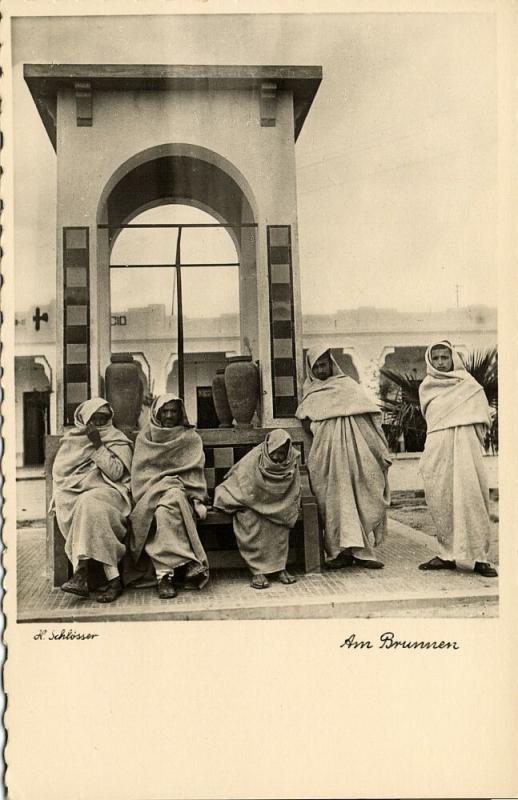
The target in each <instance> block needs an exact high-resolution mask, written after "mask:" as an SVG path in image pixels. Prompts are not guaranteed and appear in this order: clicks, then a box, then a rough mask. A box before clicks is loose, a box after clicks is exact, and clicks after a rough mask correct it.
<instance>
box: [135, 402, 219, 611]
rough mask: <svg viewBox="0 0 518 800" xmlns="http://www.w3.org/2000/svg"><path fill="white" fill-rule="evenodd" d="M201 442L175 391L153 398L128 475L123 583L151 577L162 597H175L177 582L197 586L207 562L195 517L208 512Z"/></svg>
mask: <svg viewBox="0 0 518 800" xmlns="http://www.w3.org/2000/svg"><path fill="white" fill-rule="evenodd" d="M204 465H205V456H204V454H203V446H202V441H201V438H200V436H199V434H198V433H196V431H195V430H193V428H192V426H191V425H190V424H189V421H188V420H187V416H186V414H185V408H184V405H183V401H182V400H181V399H180V398H179V397H177V396H176V395H174V394H164V395H161V396H160V397H157V398H156V400H154V402H153V404H152V406H151V416H150V419H149V422H148V423H147V424H146V425H145V426H144V428H143V430H142V431H141V432H140V433H139V435H138V436H137V440H136V443H135V455H134V459H133V468H132V473H131V489H132V493H133V500H134V502H135V508H134V509H133V512H132V514H131V535H130V552H131V556H132V558H133V562H134V563H133V565H132V567H133V569H131V568H130V567H129V566H128V569H126V582H132V583H133V582H135V580H136V579H138V578H139V579H140V580H139V584H140V585H141V586H142V585H148V584H149V580H150V579H151V580H153V581H154V582H155V584H156V586H157V590H158V596H159V597H160V598H162V599H170V598H173V597H176V595H177V588H178V586H179V585H180V584H182V583H183V584H186V585H188V586H192V587H195V588H199V589H201V588H202V587H203V586H204V585H205V584H206V583H207V581H208V579H209V565H208V561H207V556H206V554H205V551H204V549H203V546H202V544H201V542H200V538H199V536H198V531H197V530H196V524H195V516H196V517H198V518H199V519H204V518H205V517H206V515H207V506H206V499H207V484H206V481H205V473H204V469H203V468H204Z"/></svg>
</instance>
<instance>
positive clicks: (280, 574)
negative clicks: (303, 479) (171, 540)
mask: <svg viewBox="0 0 518 800" xmlns="http://www.w3.org/2000/svg"><path fill="white" fill-rule="evenodd" d="M299 458H300V453H299V452H298V450H296V449H295V448H294V447H293V446H292V444H291V437H290V435H289V433H287V432H286V431H283V430H273V431H270V433H268V435H267V437H266V439H265V441H264V442H262V444H260V445H257V447H254V448H253V450H251V451H250V452H249V453H247V454H246V455H245V456H243V458H241V459H240V460H239V461H238V462H237V464H235V465H234V466H233V467H232V469H231V470H230V471H229V472H228V473H227V475H226V476H225V480H224V481H223V482H222V483H220V485H219V486H218V487H217V488H216V493H215V496H214V507H215V508H219V509H221V511H226V512H227V513H228V514H232V515H233V520H232V521H233V526H234V533H235V535H236V540H237V544H238V547H239V551H240V553H241V555H242V557H243V559H244V561H245V562H246V564H247V565H248V568H249V569H250V572H251V573H252V581H251V586H252V588H253V589H267V588H268V587H269V586H270V583H269V581H268V578H267V577H266V576H267V575H275V576H276V577H277V578H278V580H279V581H280V582H281V583H284V584H290V583H295V578H294V577H293V576H292V575H290V574H289V572H288V571H287V570H286V562H287V559H288V548H289V538H290V529H291V528H292V527H293V526H294V525H295V523H296V521H297V517H298V515H299V510H300V476H299V467H298V460H299Z"/></svg>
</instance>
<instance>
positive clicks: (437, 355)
mask: <svg viewBox="0 0 518 800" xmlns="http://www.w3.org/2000/svg"><path fill="white" fill-rule="evenodd" d="M430 361H431V362H432V365H433V366H434V367H435V369H436V370H437V371H438V372H451V371H452V369H453V359H452V357H451V352H450V350H449V349H448V348H447V347H437V348H435V347H434V349H433V350H432V352H431V354H430Z"/></svg>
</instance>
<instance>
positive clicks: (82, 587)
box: [61, 567, 90, 597]
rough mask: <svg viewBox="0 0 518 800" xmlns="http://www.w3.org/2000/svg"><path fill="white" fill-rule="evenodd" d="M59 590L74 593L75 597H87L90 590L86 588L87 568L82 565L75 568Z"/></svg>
mask: <svg viewBox="0 0 518 800" xmlns="http://www.w3.org/2000/svg"><path fill="white" fill-rule="evenodd" d="M61 590H62V591H63V592H68V593H69V594H75V595H77V597H88V596H89V594H90V592H89V590H88V572H87V570H86V569H84V567H82V568H80V569H77V570H76V571H75V572H74V574H73V575H72V577H71V578H70V579H69V580H68V581H66V582H65V583H64V584H63V585H62V586H61Z"/></svg>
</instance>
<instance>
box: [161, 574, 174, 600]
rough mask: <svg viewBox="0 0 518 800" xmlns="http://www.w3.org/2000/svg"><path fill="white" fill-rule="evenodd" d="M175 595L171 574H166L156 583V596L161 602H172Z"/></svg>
mask: <svg viewBox="0 0 518 800" xmlns="http://www.w3.org/2000/svg"><path fill="white" fill-rule="evenodd" d="M177 594H178V592H177V591H176V587H175V585H174V576H173V575H172V573H171V572H168V573H167V575H164V576H163V577H162V578H160V580H159V581H158V596H159V597H160V599H161V600H172V598H173V597H176V595H177Z"/></svg>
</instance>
